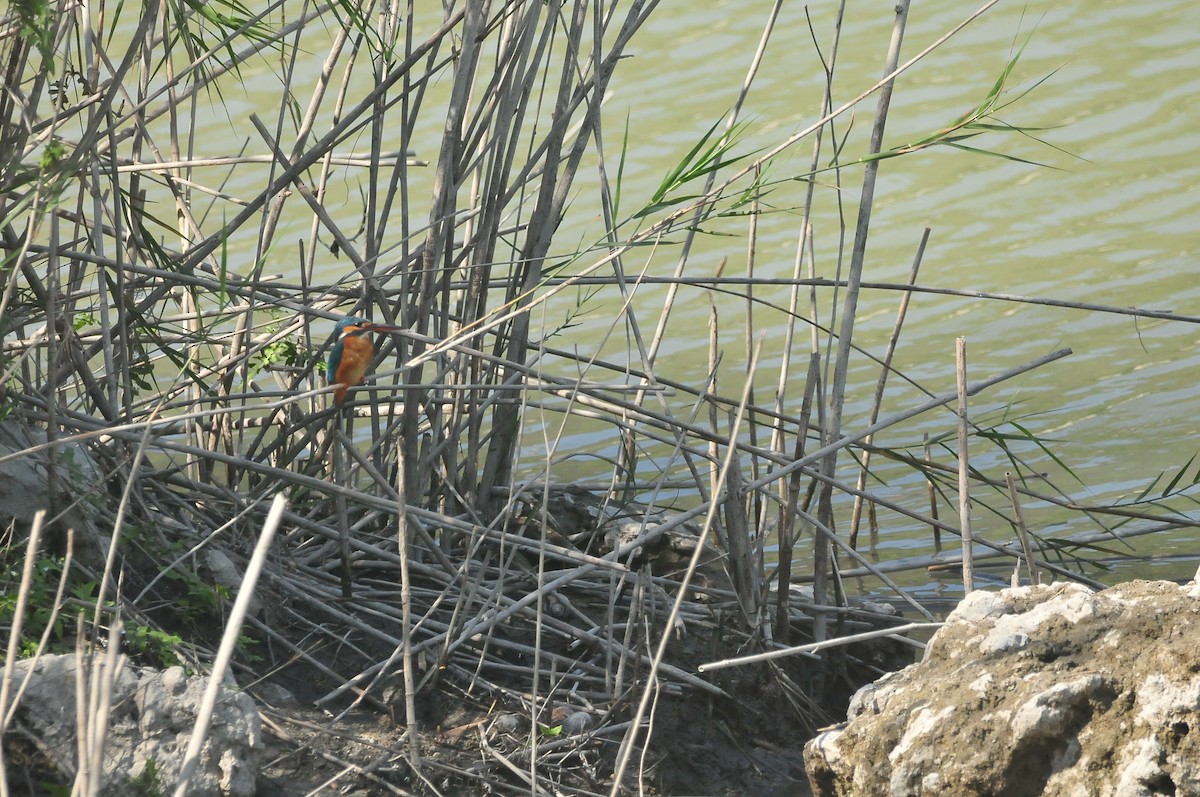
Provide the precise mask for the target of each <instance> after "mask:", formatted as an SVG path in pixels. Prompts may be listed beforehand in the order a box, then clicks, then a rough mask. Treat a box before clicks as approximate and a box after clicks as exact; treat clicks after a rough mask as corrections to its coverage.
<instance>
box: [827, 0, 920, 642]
mask: <svg viewBox="0 0 1200 797" xmlns="http://www.w3.org/2000/svg"><path fill="white" fill-rule="evenodd" d="M895 12H896V19H895V24H894V25H893V28H892V39H891V43H890V44H889V45H888V54H887V59H886V65H885V67H884V72H885V73H886V74H891V73H893V72H895V71H896V68H897V64H898V63H899V62H900V45H901V43H902V42H903V40H904V27H905V23H906V21H907V19H908V2H907V0H901V2H898V3H897V4H896V6H895ZM893 85H894V83H893V82H892V81H891V80H888V81H886V82H885V83H884V84H883V86H882V87H881V89H880V92H879V103H878V107H877V110H876V112H875V121H874V123H873V124H872V126H871V141H870V144H869V145H868V153H869V154H868V157H870V156H873V155H877V154H878V153H879V152H880V151H881V149H882V148H883V131H884V127H885V126H886V124H887V115H888V109H889V107H890V105H891V97H892V87H893ZM878 172H879V161H878V160H871V161H870V162H868V163H867V164H866V166H865V167H864V169H863V181H862V189H861V191H860V199H859V204H858V215H857V218H856V223H855V230H854V244H853V247H852V248H851V251H850V266H849V273H848V275H847V278H846V295H845V298H844V299H843V304H842V314H841V325H840V328H839V332H838V346H837V354H836V357H835V359H834V364H833V379H832V381H831V383H830V385H829V418H828V424H829V425H828V428H827V429H826V440H828V441H836V440H837V439H838V437H839V436H841V434H842V409H843V407H844V406H845V401H846V378H847V374H848V372H849V366H850V342H851V340H853V338H854V323H855V320H856V316H857V308H858V296H859V291H860V285H861V283H862V273H863V263H864V259H865V257H866V251H867V234H868V230H869V229H870V222H871V209H872V207H873V205H874V201H875V177H876V175H877V174H878ZM837 451H838V449H834V450H832V451H830V453H829V455H828V457H827V459H825V460H824V461H823V463H822V472H823V473H824V474H825V475H826V476H828V477H829V478H833V477H834V475H835V474H836V470H837ZM819 506H820V511H819V517H820V518H821V520H822V522H823V523H824V525H825V526H827V527H832V525H833V510H832V493H831V492H830V489H829V488H828V487H826V488H825V489H824V490H822V491H821V493H820V505H819ZM832 564H835V563H834V562H832V561H831V559H830V554H829V543H828V540H827V539H826V538H825V537H824V536H818V537H817V539H816V541H815V544H814V547H813V592H814V594H815V595H816V596H817V600H818V602H821V603H823V602H824V596H825V594H826V590H827V583H826V577H827V572H828V570H829V568H830V566H831V565H832ZM815 633H816V639H817V641H818V642H820V641H823V640H824V639H825V623H824V617H823V616H822V615H817V624H816V629H815Z"/></svg>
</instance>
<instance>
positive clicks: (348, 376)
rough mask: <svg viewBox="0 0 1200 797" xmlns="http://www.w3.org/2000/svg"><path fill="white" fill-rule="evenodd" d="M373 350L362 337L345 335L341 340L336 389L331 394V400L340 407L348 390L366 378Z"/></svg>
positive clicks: (364, 337)
mask: <svg viewBox="0 0 1200 797" xmlns="http://www.w3.org/2000/svg"><path fill="white" fill-rule="evenodd" d="M374 351H375V349H374V347H373V346H372V345H371V341H370V339H368V338H367V337H366V336H362V335H347V336H346V337H345V338H344V339H343V340H342V356H341V360H340V361H339V362H338V366H337V375H336V376H337V383H338V389H337V390H335V391H334V392H333V400H334V401H335V402H336V403H337V404H338V405H341V403H342V402H343V401H345V399H346V391H347V390H348V389H349V388H352V387H355V386H356V385H361V384H362V383H363V377H364V376H366V373H367V367H368V366H369V365H370V364H371V355H372V354H373V353H374Z"/></svg>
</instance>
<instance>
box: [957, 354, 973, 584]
mask: <svg viewBox="0 0 1200 797" xmlns="http://www.w3.org/2000/svg"><path fill="white" fill-rule="evenodd" d="M954 355H955V356H954V360H955V371H956V372H957V375H958V522H959V526H960V527H961V534H962V554H963V563H962V572H963V592H964V593H965V594H970V593H971V591H972V590H973V589H975V564H974V562H973V561H972V560H971V465H970V462H969V457H968V456H967V441H968V439H969V432H970V427H969V425H968V423H967V339H966V338H959V339H958V340H957V341H955V347H954Z"/></svg>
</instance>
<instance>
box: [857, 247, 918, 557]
mask: <svg viewBox="0 0 1200 797" xmlns="http://www.w3.org/2000/svg"><path fill="white" fill-rule="evenodd" d="M929 233H930V229H929V228H928V227H926V228H925V230H924V232H923V233H922V234H921V242H920V243H919V244H917V253H916V255H914V256H913V264H912V268H911V269H910V270H909V272H908V284H909V285H915V284H916V282H917V273H918V272H919V271H920V269H921V259H922V258H923V257H924V255H925V245H926V244H927V243H928V242H929ZM911 299H912V292H911V291H905V292H904V293H902V294H900V305H899V307H897V308H896V323H895V324H894V325H893V327H892V334H891V336H890V337H889V338H888V342H887V348H886V350H885V352H884V355H883V367H882V368H881V369H880V371H879V381H878V382H876V383H875V395H874V397H873V398H872V400H871V413H870V416H869V420H868V421H867V423H875V421H877V420H879V411H880V409H882V407H883V391H884V388H885V387H886V386H887V379H888V375H889V374H890V373H891V371H892V358H893V357H894V356H895V354H896V345H897V344H898V343H899V342H900V330H901V329H902V328H903V326H904V317H905V316H906V315H907V314H908V303H909V300H911ZM874 442H875V440H874V438H873V437H868V438H866V439H865V440H863V445H864V447H865V450H864V451H863V454H862V467H861V469H860V470H859V472H858V483H857V488H858V490H859V491H862V490H863V489H864V488H866V486H867V473H868V472H869V471H870V468H871V449H870V446H871V445H872V444H873V443H874ZM864 503H865V502H864V497H863V496H862V495H856V496H854V506H853V507H852V508H851V510H850V535H849V542H850V547H851V548H857V547H858V524H859V520H860V519H861V518H862V510H863V505H864Z"/></svg>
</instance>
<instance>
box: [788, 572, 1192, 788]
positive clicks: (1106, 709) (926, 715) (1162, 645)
mask: <svg viewBox="0 0 1200 797" xmlns="http://www.w3.org/2000/svg"><path fill="white" fill-rule="evenodd" d="M805 764H806V766H807V768H808V773H809V779H810V781H811V784H812V787H813V791H814V793H815V795H816V796H817V797H833V795H838V797H868V795H870V796H871V797H874V796H876V795H878V796H879V797H883V796H884V795H887V797H909V796H910V795H911V796H912V797H918V796H920V795H938V797H955V796H956V795H962V796H963V797H966V795H971V797H987V795H996V796H997V797H999V796H1000V795H1004V797H1026V796H1028V797H1036V796H1037V795H1046V797H1075V795H1102V796H1103V797H1151V796H1152V795H1180V796H1181V797H1182V795H1200V584H1197V583H1196V582H1193V583H1192V584H1189V585H1184V586H1179V585H1177V584H1174V583H1171V582H1147V581H1135V582H1130V583H1127V584H1121V585H1119V586H1116V587H1112V588H1110V589H1106V590H1103V591H1101V592H1092V591H1090V590H1088V589H1087V588H1085V587H1082V586H1078V585H1075V584H1054V585H1050V586H1039V587H1022V588H1018V589H1008V590H1003V591H1001V592H975V593H972V594H971V595H970V596H968V597H967V598H966V599H965V600H964V601H963V602H962V603H961V604H960V605H959V606H958V608H957V609H955V611H954V612H953V613H951V615H950V616H949V617H948V618H947V621H946V625H945V626H944V627H943V628H942V629H940V630H939V631H938V632H937V634H936V635H935V636H934V637H933V639H932V640H931V642H930V643H929V646H928V648H927V649H926V651H925V656H924V658H923V660H922V661H921V662H920V663H918V664H914V665H912V666H910V667H907V668H905V669H903V670H900V671H899V672H895V673H892V674H890V675H887V676H885V677H884V678H882V679H880V680H879V681H877V682H876V683H874V684H871V685H869V686H867V687H864V688H863V689H861V690H860V691H859V692H858V693H857V694H856V695H855V697H854V699H853V700H852V701H851V704H850V708H849V721H848V722H847V723H846V724H844V725H842V726H839V727H837V728H835V729H832V730H827V731H825V732H823V733H821V734H820V735H819V736H817V737H816V738H814V739H813V740H812V741H810V742H809V743H808V745H807V746H806V747H805Z"/></svg>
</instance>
